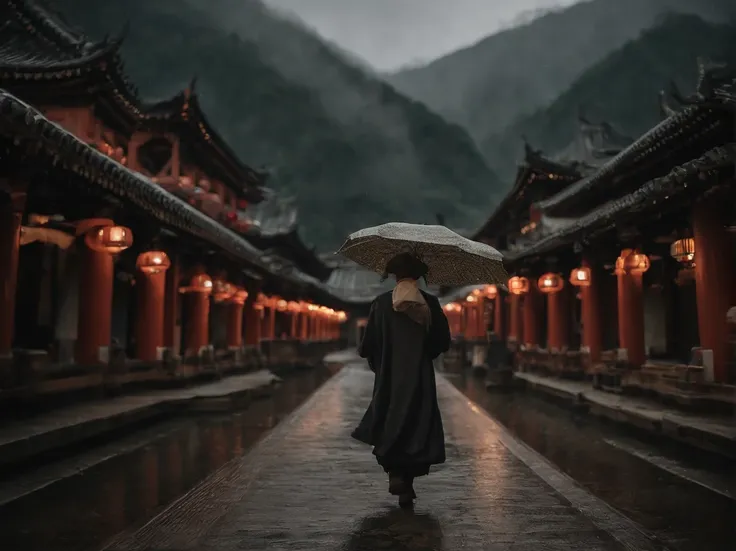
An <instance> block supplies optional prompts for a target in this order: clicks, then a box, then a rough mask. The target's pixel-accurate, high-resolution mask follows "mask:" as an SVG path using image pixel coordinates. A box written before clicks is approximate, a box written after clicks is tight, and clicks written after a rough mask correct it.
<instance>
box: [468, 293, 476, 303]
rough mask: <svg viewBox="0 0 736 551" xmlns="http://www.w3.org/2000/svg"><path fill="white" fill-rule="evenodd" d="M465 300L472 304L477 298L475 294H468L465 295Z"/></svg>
mask: <svg viewBox="0 0 736 551" xmlns="http://www.w3.org/2000/svg"><path fill="white" fill-rule="evenodd" d="M465 301H466V302H470V303H471V304H472V303H473V302H478V299H477V298H476V296H475V295H473V294H470V295H468V296H467V297H465Z"/></svg>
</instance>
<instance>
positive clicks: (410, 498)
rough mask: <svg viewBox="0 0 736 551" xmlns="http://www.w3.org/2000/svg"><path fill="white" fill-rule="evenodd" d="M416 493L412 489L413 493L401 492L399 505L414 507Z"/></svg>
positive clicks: (406, 507) (407, 507)
mask: <svg viewBox="0 0 736 551" xmlns="http://www.w3.org/2000/svg"><path fill="white" fill-rule="evenodd" d="M416 497H417V496H416V494H415V493H414V491H413V490H412V493H410V494H408V493H407V494H401V495H400V496H399V507H401V508H402V509H411V508H412V507H414V498H416Z"/></svg>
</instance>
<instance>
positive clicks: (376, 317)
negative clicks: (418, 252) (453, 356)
mask: <svg viewBox="0 0 736 551" xmlns="http://www.w3.org/2000/svg"><path fill="white" fill-rule="evenodd" d="M422 294H423V295H424V298H425V299H426V301H427V304H428V305H429V309H430V312H431V316H432V321H431V324H430V327H429V330H427V328H425V327H424V326H423V325H420V324H419V323H417V322H415V321H413V320H412V319H411V318H409V316H407V315H406V314H404V313H402V312H396V311H394V309H393V304H392V300H391V292H388V293H384V294H382V295H380V296H379V297H377V298H376V299H375V300H374V301H373V304H371V309H370V315H369V317H368V323H367V325H366V328H365V333H364V335H363V342H362V343H361V344H360V347H359V348H358V353H359V354H360V356H361V357H363V358H366V359H367V360H368V365H369V366H370V368H371V371H373V372H374V373H375V374H376V378H375V383H374V385H373V399H372V400H371V403H370V406H368V411H366V413H365V415H364V416H363V419H362V421H361V422H360V424H359V425H358V427H357V428H356V429H355V430H354V431H353V434H352V436H353V438H355V439H357V440H359V441H361V442H364V443H366V444H369V445H371V446H373V447H374V448H373V454H374V455H375V456H376V459H377V460H378V463H379V465H381V466H382V467H383V468H384V470H385V471H386V472H391V473H393V472H397V473H401V474H403V475H406V476H409V477H416V476H423V475H426V474H428V473H429V467H430V465H437V464H440V463H444V462H445V434H444V430H443V428H442V418H441V416H440V410H439V406H438V404H437V387H436V385H435V378H434V377H435V374H434V366H433V365H432V360H434V359H435V358H436V357H437V356H439V355H440V354H442V353H443V352H446V351H447V349H448V348H449V347H450V328H449V325H448V323H447V318H446V317H445V313H444V312H443V311H442V307H441V306H440V303H439V301H438V300H437V298H436V297H434V296H432V295H429V294H427V293H425V292H424V291H422Z"/></svg>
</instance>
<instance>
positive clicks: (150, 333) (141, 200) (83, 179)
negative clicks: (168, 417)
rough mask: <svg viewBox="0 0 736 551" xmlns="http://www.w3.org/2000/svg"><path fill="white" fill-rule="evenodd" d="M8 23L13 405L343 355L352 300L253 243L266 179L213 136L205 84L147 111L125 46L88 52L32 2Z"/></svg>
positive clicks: (6, 181) (7, 245) (0, 110)
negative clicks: (202, 91)
mask: <svg viewBox="0 0 736 551" xmlns="http://www.w3.org/2000/svg"><path fill="white" fill-rule="evenodd" d="M0 11H2V14H1V15H2V26H1V27H0V389H1V392H0V397H3V396H17V395H21V396H34V395H46V394H49V393H59V392H66V391H71V390H82V389H89V388H101V387H103V386H104V387H109V386H112V387H117V386H121V385H124V384H127V383H132V382H141V381H167V380H173V379H178V378H186V377H194V376H203V375H208V374H209V375H216V374H220V373H223V372H224V371H227V370H230V369H247V368H250V367H253V366H255V365H261V364H262V362H263V361H264V358H263V356H262V354H261V351H262V350H263V351H265V352H266V357H265V360H267V361H271V362H282V363H283V362H292V363H293V362H297V361H301V360H300V358H305V357H309V358H320V357H321V355H322V354H323V353H324V352H325V351H326V350H327V349H329V348H331V347H335V346H337V345H338V343H339V342H340V325H341V324H342V323H343V322H344V321H346V318H347V315H346V313H345V311H344V310H345V307H346V306H347V305H348V303H347V302H346V301H344V300H343V299H341V298H339V297H337V296H335V295H334V294H332V293H331V292H330V290H329V288H328V287H327V286H326V285H325V284H324V283H323V282H321V281H320V280H319V279H317V278H315V277H312V276H310V275H309V274H307V273H304V272H302V270H301V266H305V267H310V266H311V265H312V264H314V263H316V262H317V261H316V260H315V258H311V259H310V258H309V257H308V255H306V254H305V252H304V251H301V256H300V257H299V263H294V262H290V261H289V260H288V259H284V258H283V257H282V256H280V254H284V255H287V256H288V254H289V251H288V246H287V247H286V248H285V249H284V250H281V251H279V254H264V252H263V251H262V250H260V249H259V248H257V247H256V246H254V245H253V244H252V243H251V242H250V241H249V240H248V239H247V237H246V236H247V235H248V232H249V230H250V226H251V225H252V224H250V223H249V222H248V219H247V215H246V214H245V213H246V212H247V211H248V208H249V206H250V205H253V204H256V203H258V202H259V201H261V200H263V198H264V188H263V184H264V179H265V178H264V175H263V174H261V173H259V172H257V171H255V170H253V169H251V168H249V167H248V166H247V165H245V164H243V163H242V162H241V161H240V160H239V159H238V158H237V156H236V155H235V154H234V153H233V152H232V151H231V150H230V148H229V147H228V146H227V144H226V143H225V141H224V140H223V139H222V138H221V137H220V136H219V135H218V134H217V132H216V131H215V129H214V128H213V127H212V126H211V125H210V124H209V123H208V122H207V119H206V116H205V115H204V113H203V112H202V110H201V108H200V107H199V102H198V101H197V96H196V91H195V88H194V85H193V84H191V85H190V86H189V87H188V88H187V89H186V90H185V91H184V92H182V93H181V94H178V95H177V96H176V97H175V98H172V99H171V100H168V101H166V102H161V103H157V104H145V103H144V102H143V101H141V100H140V98H139V97H138V93H137V91H136V89H135V87H134V86H133V85H132V84H131V83H130V82H129V81H128V79H127V77H126V76H125V73H124V70H123V66H122V62H121V58H120V54H119V47H120V40H106V41H103V42H99V43H93V42H90V41H89V40H88V39H87V38H86V37H84V36H83V35H80V34H79V33H76V32H75V31H73V30H71V29H68V28H67V27H66V26H65V25H64V24H63V22H61V21H60V20H58V19H57V18H55V17H54V15H53V14H51V13H49V12H48V11H46V10H45V9H44V8H42V7H41V6H39V5H36V4H35V3H33V2H31V1H30V0H2V2H0ZM313 256H316V255H313ZM307 269H310V268H307ZM276 341H278V344H274V342H276Z"/></svg>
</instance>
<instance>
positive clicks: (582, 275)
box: [570, 266, 590, 287]
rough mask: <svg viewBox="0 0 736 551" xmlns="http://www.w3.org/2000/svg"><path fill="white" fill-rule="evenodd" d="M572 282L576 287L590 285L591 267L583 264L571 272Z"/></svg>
mask: <svg viewBox="0 0 736 551" xmlns="http://www.w3.org/2000/svg"><path fill="white" fill-rule="evenodd" d="M570 284H571V285H574V286H575V287H590V268H588V267H587V266H581V267H580V268H575V269H574V270H573V271H572V272H570Z"/></svg>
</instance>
